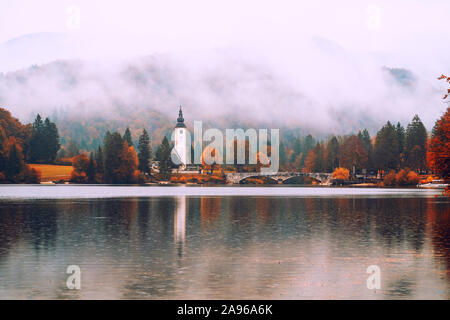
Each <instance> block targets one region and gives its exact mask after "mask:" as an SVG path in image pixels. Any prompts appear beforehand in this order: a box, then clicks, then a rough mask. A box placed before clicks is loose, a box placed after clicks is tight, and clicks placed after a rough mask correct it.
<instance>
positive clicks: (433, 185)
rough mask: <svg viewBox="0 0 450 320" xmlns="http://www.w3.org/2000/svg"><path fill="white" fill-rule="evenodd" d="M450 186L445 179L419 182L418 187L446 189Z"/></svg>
mask: <svg viewBox="0 0 450 320" xmlns="http://www.w3.org/2000/svg"><path fill="white" fill-rule="evenodd" d="M448 186H449V184H448V183H445V181H444V180H433V181H431V182H429V183H423V184H418V185H417V187H418V188H426V189H445V188H447V187H448Z"/></svg>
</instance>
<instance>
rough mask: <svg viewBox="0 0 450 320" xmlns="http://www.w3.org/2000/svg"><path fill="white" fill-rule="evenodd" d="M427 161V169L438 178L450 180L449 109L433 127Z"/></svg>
mask: <svg viewBox="0 0 450 320" xmlns="http://www.w3.org/2000/svg"><path fill="white" fill-rule="evenodd" d="M427 160H428V165H429V167H430V168H431V169H432V170H433V171H434V172H436V173H437V174H439V176H441V177H443V178H444V179H449V178H450V107H448V108H447V111H446V112H445V114H444V115H442V117H441V118H440V119H439V120H437V121H436V124H435V125H434V127H433V130H432V133H431V139H430V142H429V147H428V153H427Z"/></svg>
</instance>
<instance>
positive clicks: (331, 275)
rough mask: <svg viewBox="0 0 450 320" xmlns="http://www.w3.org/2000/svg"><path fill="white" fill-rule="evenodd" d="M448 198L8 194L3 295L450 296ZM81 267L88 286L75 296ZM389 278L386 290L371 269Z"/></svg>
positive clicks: (286, 190)
mask: <svg viewBox="0 0 450 320" xmlns="http://www.w3.org/2000/svg"><path fill="white" fill-rule="evenodd" d="M439 194H440V191H439V190H421V189H376V188H325V187H324V188H311V187H290V186H267V187H266V186H263V187H250V186H217V187H214V186H208V187H206V186H176V187H174V186H106V185H105V186H78V185H48V186H45V185H39V186H26V185H13V186H11V185H2V186H0V299H432V298H435V299H449V298H450V272H449V271H450V200H449V199H445V198H442V197H436V196H437V195H439ZM70 265H76V266H79V268H80V270H81V289H80V290H69V289H68V288H67V286H66V280H67V278H68V277H69V274H67V273H66V269H67V267H68V266H70ZM371 265H376V266H378V267H379V268H380V276H381V278H380V289H368V287H367V279H368V277H369V276H370V275H369V274H368V273H367V272H366V270H367V268H368V267H369V266H371Z"/></svg>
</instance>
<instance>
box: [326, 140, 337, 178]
mask: <svg viewBox="0 0 450 320" xmlns="http://www.w3.org/2000/svg"><path fill="white" fill-rule="evenodd" d="M338 155H339V142H338V140H337V138H336V137H335V136H333V137H332V138H331V139H330V140H329V141H328V144H327V154H326V159H325V170H326V171H327V172H333V171H334V169H336V168H337V167H339V158H338Z"/></svg>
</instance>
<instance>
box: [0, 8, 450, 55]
mask: <svg viewBox="0 0 450 320" xmlns="http://www.w3.org/2000/svg"><path fill="white" fill-rule="evenodd" d="M78 13H79V15H78ZM449 14H450V1H448V0H389V1H376V0H371V1H365V0H340V1H333V0H332V1H325V0H322V1H321V0H314V1H298V0H292V1H283V0H281V1H267V0H247V1H237V0H226V1H225V0H189V1H186V0H179V1H177V0H165V1H161V0H160V1H152V0H146V1H142V0H141V1H137V0H127V1H109V0H79V1H76V0H72V1H68V0H39V1H34V0H2V1H1V2H0V43H2V42H5V41H7V40H9V39H12V38H15V37H19V36H21V35H24V34H30V33H39V32H60V33H70V34H72V35H74V36H80V37H82V38H83V39H91V41H93V43H95V44H97V46H96V48H95V53H96V54H108V53H109V54H111V51H114V52H116V53H120V54H121V53H123V52H125V53H127V54H128V53H131V54H133V53H136V54H141V53H142V52H144V53H151V52H149V51H156V52H161V51H162V52H164V51H167V50H186V49H187V50H191V49H193V48H194V49H199V48H204V47H206V48H209V47H217V46H240V45H243V44H247V45H251V44H254V45H262V46H264V45H268V44H269V43H270V45H273V41H277V42H281V43H285V42H291V41H295V38H296V37H302V36H304V35H307V36H309V35H315V36H321V37H324V38H327V39H330V40H332V41H335V42H336V43H338V44H339V45H341V46H343V47H345V48H346V49H349V50H354V51H360V52H368V51H382V52H392V53H408V56H409V58H410V59H412V60H413V59H416V58H421V57H425V56H427V57H429V56H432V55H433V53H435V54H436V55H438V56H450V54H449V50H450V49H449V48H450V46H449V45H448V43H449V40H450V22H449ZM78 17H79V19H78ZM78 22H79V24H78ZM100 39H101V40H100ZM125 44H126V45H125ZM124 47H126V48H127V49H126V50H125V49H124ZM85 49H86V51H89V50H91V52H92V48H88V47H86V48H85ZM411 51H414V54H412V53H411ZM443 51H444V52H443Z"/></svg>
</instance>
